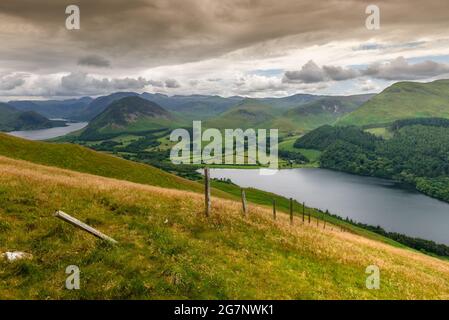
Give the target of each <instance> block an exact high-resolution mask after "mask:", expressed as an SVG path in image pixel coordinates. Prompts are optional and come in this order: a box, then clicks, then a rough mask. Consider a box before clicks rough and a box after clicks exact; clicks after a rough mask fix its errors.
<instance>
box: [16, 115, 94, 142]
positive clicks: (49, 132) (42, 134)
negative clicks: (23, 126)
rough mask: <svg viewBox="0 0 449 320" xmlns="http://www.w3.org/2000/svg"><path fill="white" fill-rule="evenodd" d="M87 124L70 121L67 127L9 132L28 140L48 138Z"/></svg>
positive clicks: (64, 133) (75, 129)
mask: <svg viewBox="0 0 449 320" xmlns="http://www.w3.org/2000/svg"><path fill="white" fill-rule="evenodd" d="M53 120H61V119H53ZM85 126H87V122H68V123H67V126H66V127H56V128H49V129H40V130H25V131H12V132H8V134H10V135H13V136H16V137H20V138H24V139H28V140H47V139H52V138H56V137H60V136H63V135H66V134H68V133H70V132H74V131H77V130H80V129H82V128H84V127H85Z"/></svg>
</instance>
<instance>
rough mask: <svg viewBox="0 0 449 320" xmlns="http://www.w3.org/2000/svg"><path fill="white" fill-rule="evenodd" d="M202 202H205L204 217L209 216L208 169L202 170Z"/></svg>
mask: <svg viewBox="0 0 449 320" xmlns="http://www.w3.org/2000/svg"><path fill="white" fill-rule="evenodd" d="M204 200H205V213H206V217H208V216H209V215H210V205H211V201H210V172H209V168H208V167H205V168H204Z"/></svg>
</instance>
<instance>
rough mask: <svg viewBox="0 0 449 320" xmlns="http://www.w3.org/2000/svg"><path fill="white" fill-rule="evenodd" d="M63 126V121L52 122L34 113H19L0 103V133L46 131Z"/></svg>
mask: <svg viewBox="0 0 449 320" xmlns="http://www.w3.org/2000/svg"><path fill="white" fill-rule="evenodd" d="M64 124H65V122H64V121H52V120H49V119H47V118H45V117H44V116H42V115H40V114H38V113H36V112H34V111H20V110H17V109H15V108H14V107H12V106H10V105H8V104H5V103H0V131H15V130H36V129H46V128H52V127H57V126H63V125H64Z"/></svg>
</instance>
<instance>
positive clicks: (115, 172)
mask: <svg viewBox="0 0 449 320" xmlns="http://www.w3.org/2000/svg"><path fill="white" fill-rule="evenodd" d="M0 155H3V156H7V157H10V158H14V159H22V160H26V161H31V162H35V163H39V164H44V165H49V166H55V167H59V168H64V169H69V170H75V171H79V172H85V173H91V174H95V175H99V176H105V177H110V178H115V179H121V180H128V181H132V182H137V183H142V184H150V185H155V186H161V187H166V188H176V189H183V190H191V191H198V192H200V191H202V185H200V184H199V183H196V182H193V181H190V180H186V179H182V178H180V177H177V176H175V175H172V174H169V173H166V172H164V171H162V170H159V169H156V168H154V167H152V166H149V165H145V164H140V163H136V162H133V161H127V160H124V159H121V158H118V157H114V156H110V155H107V154H104V153H100V152H95V151H93V150H90V149H88V148H85V147H81V146H79V145H74V144H68V143H64V144H57V143H46V142H37V141H29V140H25V139H21V138H16V137H12V136H9V135H6V134H0ZM215 192H217V193H220V192H219V191H215ZM220 194H221V195H223V196H225V195H224V194H222V193H220Z"/></svg>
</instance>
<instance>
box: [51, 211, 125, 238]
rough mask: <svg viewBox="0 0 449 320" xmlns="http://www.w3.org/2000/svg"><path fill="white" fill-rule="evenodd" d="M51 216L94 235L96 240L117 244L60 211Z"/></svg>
mask: <svg viewBox="0 0 449 320" xmlns="http://www.w3.org/2000/svg"><path fill="white" fill-rule="evenodd" d="M53 216H55V217H56V218H59V219H61V220H63V221H65V222H68V223H70V224H71V225H74V226H75V227H77V228H79V229H81V230H83V231H86V232H88V233H90V234H91V235H94V236H95V237H97V238H100V239H102V240H106V241H109V242H111V243H113V244H116V243H117V241H115V240H114V239H112V238H111V237H109V236H107V235H105V234H104V233H101V232H100V231H98V230H96V229H94V228H92V227H91V226H89V225H87V224H85V223H84V222H81V221H80V220H78V219H76V218H74V217H72V216H70V215H68V214H67V213H65V212H62V211H60V210H58V211H56V212H55V213H54V214H53Z"/></svg>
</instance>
